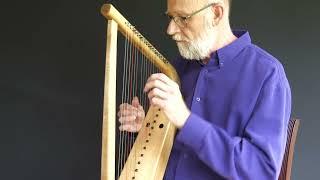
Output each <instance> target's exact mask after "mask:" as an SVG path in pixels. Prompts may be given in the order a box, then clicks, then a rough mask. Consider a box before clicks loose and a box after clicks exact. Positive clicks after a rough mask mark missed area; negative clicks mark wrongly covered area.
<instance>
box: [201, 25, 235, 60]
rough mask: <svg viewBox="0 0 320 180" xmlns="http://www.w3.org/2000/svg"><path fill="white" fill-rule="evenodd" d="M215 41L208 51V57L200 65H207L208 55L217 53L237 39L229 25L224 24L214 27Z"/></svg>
mask: <svg viewBox="0 0 320 180" xmlns="http://www.w3.org/2000/svg"><path fill="white" fill-rule="evenodd" d="M216 28H217V29H216V32H217V34H216V37H217V38H216V40H215V42H214V43H213V46H212V49H211V51H210V53H209V54H208V56H207V57H206V58H205V59H203V60H201V61H202V63H204V64H207V63H208V62H209V60H210V55H211V54H212V53H213V52H216V51H218V50H219V49H221V48H223V47H225V46H227V45H229V44H231V43H232V42H233V41H235V40H236V39H237V37H236V36H235V35H234V34H233V33H232V30H231V27H230V25H229V23H226V24H225V25H224V24H220V25H218V26H216Z"/></svg>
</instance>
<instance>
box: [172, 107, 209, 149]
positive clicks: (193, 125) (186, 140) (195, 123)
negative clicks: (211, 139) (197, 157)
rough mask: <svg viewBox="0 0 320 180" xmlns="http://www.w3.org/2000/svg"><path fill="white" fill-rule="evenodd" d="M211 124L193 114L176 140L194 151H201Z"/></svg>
mask: <svg viewBox="0 0 320 180" xmlns="http://www.w3.org/2000/svg"><path fill="white" fill-rule="evenodd" d="M209 128H210V123H208V122H207V121H205V120H203V119H202V118H200V117H199V116H198V115H196V114H194V113H191V114H190V116H189V117H188V119H187V121H186V122H185V124H184V126H183V127H182V128H181V129H180V131H179V132H178V134H177V137H176V140H177V141H179V142H181V143H183V144H185V145H187V146H188V147H190V148H191V149H193V150H194V151H199V150H200V149H201V146H202V142H203V138H204V137H205V136H206V134H207V133H208V130H209Z"/></svg>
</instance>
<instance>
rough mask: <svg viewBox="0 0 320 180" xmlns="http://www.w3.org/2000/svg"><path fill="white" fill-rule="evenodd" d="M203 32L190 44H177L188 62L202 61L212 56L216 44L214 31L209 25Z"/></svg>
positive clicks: (206, 25)
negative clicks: (214, 43)
mask: <svg viewBox="0 0 320 180" xmlns="http://www.w3.org/2000/svg"><path fill="white" fill-rule="evenodd" d="M204 26H205V27H204V30H203V32H202V33H201V34H200V35H199V37H197V38H196V39H195V40H193V41H191V42H189V43H177V46H178V49H179V52H180V55H181V56H182V57H183V58H185V59H187V60H198V61H199V60H202V59H205V58H206V57H209V56H210V53H211V49H212V46H213V42H214V33H213V32H214V30H213V27H212V26H210V25H209V24H208V23H206V24H205V25H204Z"/></svg>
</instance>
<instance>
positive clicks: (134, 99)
mask: <svg viewBox="0 0 320 180" xmlns="http://www.w3.org/2000/svg"><path fill="white" fill-rule="evenodd" d="M139 105H140V103H139V99H138V97H137V96H135V97H133V99H132V106H134V107H139Z"/></svg>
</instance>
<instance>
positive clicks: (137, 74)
mask: <svg viewBox="0 0 320 180" xmlns="http://www.w3.org/2000/svg"><path fill="white" fill-rule="evenodd" d="M125 36H126V37H125V43H124V58H123V71H122V73H123V78H122V92H121V104H124V103H130V104H131V102H132V100H133V98H134V97H135V96H137V97H138V99H139V102H140V105H141V106H142V107H143V109H144V110H145V112H146V110H147V109H148V108H149V102H148V97H147V95H146V94H145V93H143V88H144V85H145V83H146V81H147V78H148V77H149V76H150V75H151V74H153V73H155V72H159V71H158V70H157V68H156V67H155V66H154V64H153V63H152V62H150V60H148V59H147V57H146V56H145V55H143V53H142V52H140V51H139V49H138V48H136V47H135V45H134V44H133V43H132V41H131V39H130V38H131V36H128V35H125ZM137 113H138V112H136V114H137ZM148 131H149V130H148ZM148 134H149V132H148ZM118 135H119V136H118V139H119V143H118V161H117V174H116V178H117V179H118V178H119V177H120V175H121V173H123V172H122V169H123V167H124V165H125V164H126V160H127V158H128V156H129V153H130V151H131V147H132V146H133V144H134V142H135V136H136V135H135V133H133V132H126V131H120V132H119V133H118ZM131 153H132V152H131ZM133 154H135V156H134V158H133V159H131V160H133V161H135V162H134V163H128V164H134V167H130V168H129V169H134V170H136V171H134V172H133V173H134V176H135V173H136V172H137V171H138V169H139V164H140V163H142V162H143V157H141V156H139V155H137V153H136V152H133ZM138 162H139V163H138ZM125 174H129V172H125ZM125 176H126V179H128V178H129V179H131V177H128V176H129V175H125Z"/></svg>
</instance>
